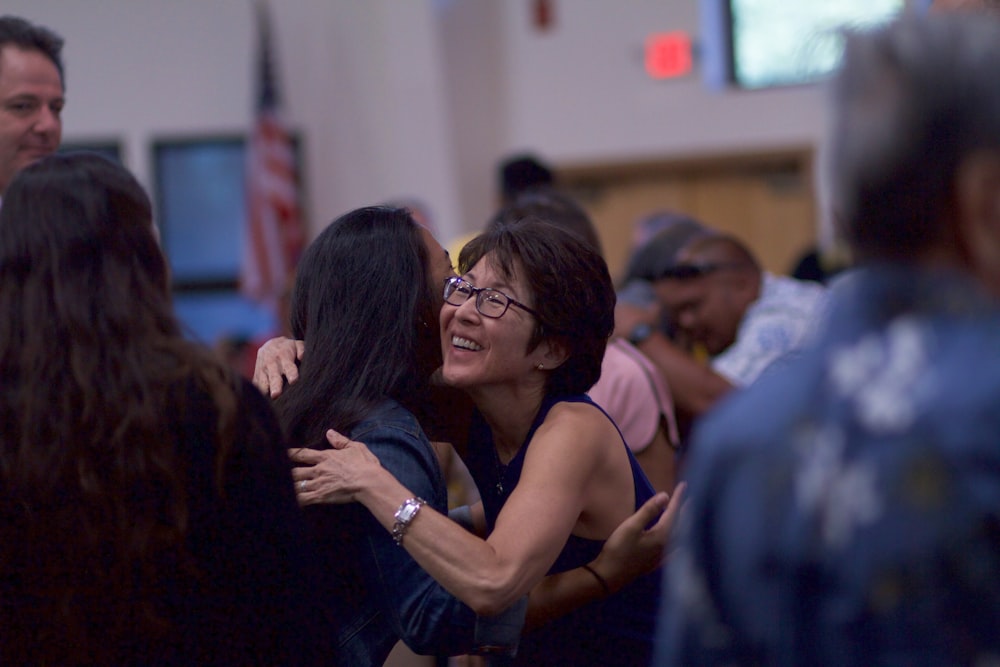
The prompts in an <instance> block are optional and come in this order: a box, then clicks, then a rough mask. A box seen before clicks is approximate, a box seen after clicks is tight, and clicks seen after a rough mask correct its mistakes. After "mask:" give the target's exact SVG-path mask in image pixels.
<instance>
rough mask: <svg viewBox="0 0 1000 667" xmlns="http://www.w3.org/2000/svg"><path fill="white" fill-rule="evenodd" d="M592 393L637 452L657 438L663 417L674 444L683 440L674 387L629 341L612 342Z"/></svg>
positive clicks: (590, 392)
mask: <svg viewBox="0 0 1000 667" xmlns="http://www.w3.org/2000/svg"><path fill="white" fill-rule="evenodd" d="M588 393H589V394H590V398H592V399H593V400H594V402H595V403H597V404H598V405H600V406H601V407H602V408H604V409H605V410H606V411H607V413H608V414H609V415H611V418H612V419H614V420H615V423H617V424H618V428H620V429H621V431H622V435H623V436H624V437H625V442H626V443H627V444H628V446H629V448H631V450H632V451H633V452H641V451H642V450H643V449H645V448H646V447H647V446H648V445H649V443H650V442H652V441H653V436H654V435H655V434H656V428H657V426H658V425H659V423H660V419H661V418H663V419H666V423H667V437H668V438H670V442H671V444H673V445H674V446H675V447H676V446H677V445H678V444H679V441H680V438H679V436H678V433H677V420H676V418H675V417H674V401H673V397H672V396H671V394H670V388H669V387H668V386H667V382H666V380H665V379H664V378H663V375H662V374H661V373H660V372H659V371H658V370H657V369H656V367H655V366H653V363H652V362H651V361H650V360H649V359H648V358H647V357H646V356H645V355H644V354H643V353H642V352H640V351H639V350H637V349H636V348H635V346H633V345H632V344H631V343H629V342H628V341H626V340H624V339H622V338H615V339H612V340H611V342H609V343H608V349H607V351H606V352H605V353H604V362H603V363H602V364H601V378H600V379H599V380H598V381H597V384H595V385H594V386H593V387H592V388H591V390H590V391H589V392H588Z"/></svg>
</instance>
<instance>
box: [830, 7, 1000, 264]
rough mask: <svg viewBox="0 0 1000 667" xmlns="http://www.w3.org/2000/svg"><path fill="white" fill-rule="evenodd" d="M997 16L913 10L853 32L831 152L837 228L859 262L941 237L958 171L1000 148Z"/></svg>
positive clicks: (835, 97)
mask: <svg viewBox="0 0 1000 667" xmlns="http://www.w3.org/2000/svg"><path fill="white" fill-rule="evenodd" d="M998 73H1000V20H998V19H997V18H996V17H994V16H993V15H991V14H982V13H966V12H948V13H940V14H933V15H919V16H918V15H906V16H904V17H903V18H901V19H900V20H898V21H896V22H894V23H893V24H891V25H889V26H887V27H884V28H882V29H879V30H875V31H872V32H858V33H853V34H849V35H848V37H847V41H846V46H845V53H844V60H843V64H842V66H841V69H840V71H839V72H838V74H837V75H836V76H835V77H834V79H833V82H832V87H831V91H832V101H833V116H832V125H831V127H830V135H829V136H828V141H829V146H828V148H829V150H828V153H827V156H828V159H829V160H830V163H829V172H828V173H829V175H830V179H831V197H832V202H831V203H832V206H833V214H834V219H835V222H836V224H837V225H838V226H839V228H840V231H841V232H842V233H843V235H844V237H845V238H846V240H847V241H848V242H849V243H850V244H851V246H852V247H853V249H854V250H855V252H856V253H857V256H858V258H866V257H868V258H873V257H881V258H896V259H902V258H906V257H908V256H912V254H913V253H914V252H916V251H920V250H923V249H926V248H928V247H930V246H932V245H934V244H936V243H938V242H940V241H941V240H942V239H943V238H944V236H945V235H946V233H947V229H946V228H945V224H944V222H943V221H944V220H946V219H947V214H948V208H949V205H950V204H949V202H950V199H951V195H952V188H953V184H954V179H955V175H956V173H957V170H958V168H959V166H960V165H961V163H962V161H963V160H964V159H965V158H967V157H968V156H969V155H971V154H972V153H973V152H976V151H980V150H997V149H1000V86H998V85H997V82H998V80H1000V79H998Z"/></svg>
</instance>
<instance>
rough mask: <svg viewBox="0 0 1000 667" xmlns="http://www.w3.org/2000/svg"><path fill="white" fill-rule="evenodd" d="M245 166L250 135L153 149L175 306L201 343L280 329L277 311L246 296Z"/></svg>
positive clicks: (258, 335)
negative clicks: (243, 279) (243, 281)
mask: <svg viewBox="0 0 1000 667" xmlns="http://www.w3.org/2000/svg"><path fill="white" fill-rule="evenodd" d="M296 155H297V153H296ZM245 162H246V140H245V138H244V137H243V136H242V135H230V136H212V137H198V138H184V139H171V140H161V141H156V142H154V144H153V174H154V178H155V191H156V203H157V221H158V224H159V227H160V232H161V237H162V242H163V249H164V252H165V253H166V255H167V258H168V260H169V262H170V268H171V272H172V278H173V290H174V305H175V307H176V310H177V314H178V316H179V317H180V318H181V320H182V321H183V322H184V324H185V325H186V327H187V328H188V330H189V332H190V333H191V334H192V335H193V336H194V337H196V338H197V339H199V340H201V341H203V342H205V343H207V344H210V345H215V346H217V347H224V346H227V345H232V344H242V343H244V342H246V341H254V340H259V339H261V338H263V337H267V336H270V335H273V334H274V332H276V331H278V329H279V326H278V322H276V321H275V316H274V314H273V312H272V311H271V310H270V309H269V308H266V307H263V306H261V305H260V304H257V303H255V302H253V301H251V300H249V299H247V298H246V297H244V296H243V295H242V294H241V293H240V291H239V274H240V262H241V260H242V257H243V244H244V239H245V233H246V218H247V202H246V200H247V197H246V182H245V175H246V167H245Z"/></svg>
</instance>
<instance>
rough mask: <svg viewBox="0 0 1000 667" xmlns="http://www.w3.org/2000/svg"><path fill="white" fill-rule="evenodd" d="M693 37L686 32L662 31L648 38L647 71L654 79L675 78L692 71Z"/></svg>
mask: <svg viewBox="0 0 1000 667" xmlns="http://www.w3.org/2000/svg"><path fill="white" fill-rule="evenodd" d="M691 67H692V57H691V37H689V36H688V34H687V33H686V32H680V31H676V32H661V33H656V34H653V35H650V36H649V37H647V38H646V73H647V74H649V76H651V77H653V78H654V79H674V78H677V77H680V76H686V75H688V74H690V73H691Z"/></svg>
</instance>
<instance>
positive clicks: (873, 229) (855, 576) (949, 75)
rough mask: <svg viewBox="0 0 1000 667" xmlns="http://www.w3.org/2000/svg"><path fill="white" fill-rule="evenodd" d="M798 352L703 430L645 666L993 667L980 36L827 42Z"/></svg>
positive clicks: (988, 30) (990, 364)
mask: <svg viewBox="0 0 1000 667" xmlns="http://www.w3.org/2000/svg"><path fill="white" fill-rule="evenodd" d="M844 53H845V55H844V61H843V65H842V67H841V69H840V72H839V73H838V74H837V75H836V76H835V78H834V79H833V86H832V88H831V90H832V93H833V96H832V102H833V106H832V112H833V113H832V120H833V123H832V125H831V134H830V136H829V137H828V145H829V152H828V159H829V160H830V169H829V170H828V173H829V174H830V178H831V184H830V193H831V203H832V206H833V207H834V216H833V219H835V220H837V221H838V225H839V227H840V232H841V234H842V236H843V237H844V238H845V239H846V240H847V242H848V243H849V245H850V246H851V249H852V251H853V255H854V259H855V262H856V263H857V266H856V268H854V269H851V270H850V271H849V272H848V274H846V275H845V276H843V277H842V278H840V279H839V281H838V282H839V284H836V285H835V286H834V287H832V288H831V292H832V304H831V309H830V316H829V318H828V319H827V320H826V324H825V326H824V330H823V332H822V334H821V335H820V336H819V337H818V338H817V340H816V344H815V345H813V346H810V348H809V349H808V350H806V351H805V352H803V354H802V355H800V356H799V357H798V358H797V359H795V360H794V361H793V362H791V363H789V364H787V365H783V366H782V367H781V368H778V369H776V370H774V371H771V372H768V373H767V374H766V375H765V376H763V377H761V378H760V380H758V381H757V382H756V383H755V384H754V385H753V386H751V387H749V388H747V389H746V390H744V391H742V392H740V393H739V394H736V395H733V396H732V397H731V398H730V399H729V400H727V401H726V402H725V404H724V405H720V406H719V408H718V409H717V410H716V411H714V412H713V414H711V415H710V416H708V417H707V418H706V419H705V420H703V421H702V422H701V423H700V424H699V426H698V429H697V433H696V435H695V438H694V443H693V446H692V448H691V454H690V457H689V459H688V467H687V473H688V474H687V481H688V488H689V491H690V497H689V501H688V505H687V508H686V510H685V517H684V521H683V525H682V526H681V529H680V531H679V535H678V539H677V542H676V548H675V549H674V551H673V552H672V554H671V558H670V561H669V563H668V566H667V567H668V575H667V578H666V583H665V599H664V603H663V606H662V608H661V623H660V631H659V635H658V649H657V651H658V653H657V659H656V661H655V664H656V665H660V666H663V665H695V664H697V665H715V664H719V665H721V664H766V665H773V664H782V665H838V666H840V665H845V666H852V665H858V666H861V665H889V664H893V665H974V664H983V665H985V664H991V663H995V662H997V660H998V659H1000V632H998V628H1000V446H998V444H997V437H998V434H1000V356H998V353H1000V302H998V298H1000V86H998V85H997V82H998V78H997V73H998V72H1000V17H996V16H995V15H990V14H974V13H968V12H948V13H934V14H931V15H924V16H916V15H906V16H904V17H903V18H902V19H900V20H899V21H897V22H895V23H893V24H891V25H889V26H887V27H885V28H883V29H880V30H876V31H871V32H859V33H857V34H854V35H851V36H850V37H849V38H848V40H847V43H846V47H845V52H844Z"/></svg>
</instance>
